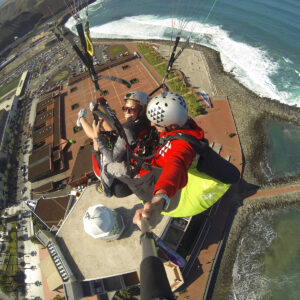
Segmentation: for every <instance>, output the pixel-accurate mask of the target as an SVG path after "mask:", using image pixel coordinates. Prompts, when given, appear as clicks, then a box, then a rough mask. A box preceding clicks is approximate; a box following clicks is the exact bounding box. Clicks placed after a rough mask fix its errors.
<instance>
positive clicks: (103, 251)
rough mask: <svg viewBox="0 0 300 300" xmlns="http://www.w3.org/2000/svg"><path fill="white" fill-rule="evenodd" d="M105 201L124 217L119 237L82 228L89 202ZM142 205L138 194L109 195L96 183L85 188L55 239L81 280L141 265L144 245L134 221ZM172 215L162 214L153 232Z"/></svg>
mask: <svg viewBox="0 0 300 300" xmlns="http://www.w3.org/2000/svg"><path fill="white" fill-rule="evenodd" d="M97 204H103V205H105V206H107V207H109V208H111V209H115V210H116V211H117V212H118V213H119V214H120V215H121V216H122V217H123V221H124V224H125V230H124V232H123V234H122V235H121V237H120V238H119V239H118V240H115V241H110V242H106V241H103V240H101V239H94V238H92V237H91V236H90V235H88V234H87V233H86V232H85V231H84V228H83V216H84V215H85V212H86V211H87V209H88V208H89V207H90V206H94V205H97ZM139 207H142V205H141V202H140V201H139V199H138V198H137V197H136V196H135V195H131V196H129V197H126V198H122V199H121V198H115V197H111V198H107V197H105V196H104V194H101V193H99V192H97V190H96V185H92V186H89V187H88V188H86V189H85V190H84V192H83V193H82V195H81V196H80V198H79V200H78V201H77V202H76V204H75V205H74V206H73V208H72V210H71V211H70V213H69V215H68V216H67V218H66V219H65V221H64V223H63V224H62V226H61V227H60V229H59V231H58V233H57V235H56V239H57V243H58V244H59V246H60V249H61V251H62V253H63V255H64V256H65V258H66V259H67V261H68V263H69V266H70V268H71V270H72V271H73V273H74V275H75V277H76V278H77V279H78V280H92V279H98V278H99V279H100V278H105V277H111V276H115V275H121V274H126V273H129V272H134V271H137V270H138V269H139V264H140V262H141V259H142V249H141V245H140V243H139V236H140V230H139V229H138V227H137V226H136V225H134V224H133V223H132V218H133V215H134V213H135V211H136V209H137V208H139ZM168 221H169V217H162V219H161V221H160V223H159V224H158V225H157V226H156V228H155V230H154V232H155V233H156V234H157V235H161V233H162V231H163V230H164V228H165V226H166V225H167V223H168Z"/></svg>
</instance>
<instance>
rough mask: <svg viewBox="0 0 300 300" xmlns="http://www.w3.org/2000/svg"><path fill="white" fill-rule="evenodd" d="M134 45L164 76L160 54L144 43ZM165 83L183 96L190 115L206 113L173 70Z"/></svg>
mask: <svg viewBox="0 0 300 300" xmlns="http://www.w3.org/2000/svg"><path fill="white" fill-rule="evenodd" d="M136 47H137V49H138V50H139V51H140V52H141V54H142V55H143V56H144V57H145V58H146V60H147V61H148V62H149V63H150V64H151V65H152V66H153V68H154V69H155V70H156V71H157V73H158V74H159V75H160V76H161V77H162V78H164V76H165V74H166V70H167V64H166V63H165V62H163V60H162V59H161V58H160V56H158V55H157V53H156V52H155V51H154V50H153V49H152V48H151V47H150V46H148V45H146V44H143V43H138V44H137V45H136ZM167 85H168V86H169V87H170V89H171V90H172V91H173V92H175V93H178V94H180V95H183V96H184V98H185V100H186V102H187V105H188V108H189V114H190V115H191V116H192V117H195V116H198V115H199V114H205V113H206V111H205V108H204V107H202V105H201V104H200V102H199V101H198V100H197V98H196V96H195V95H194V94H193V93H192V92H189V88H188V87H187V86H186V85H185V83H184V81H183V80H181V79H180V78H179V77H178V75H177V74H176V73H175V72H173V71H171V72H170V74H169V76H168V81H167Z"/></svg>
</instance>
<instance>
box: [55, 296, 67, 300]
mask: <svg viewBox="0 0 300 300" xmlns="http://www.w3.org/2000/svg"><path fill="white" fill-rule="evenodd" d="M53 300H65V297H62V296H60V295H56V296H55V297H54V298H53Z"/></svg>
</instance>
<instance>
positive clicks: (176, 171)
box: [153, 140, 195, 198]
mask: <svg viewBox="0 0 300 300" xmlns="http://www.w3.org/2000/svg"><path fill="white" fill-rule="evenodd" d="M194 157H195V151H194V149H193V148H192V147H191V146H190V145H189V144H188V143H187V142H185V141H183V140H174V141H172V142H171V149H169V151H167V152H166V153H165V157H164V160H163V162H162V164H161V165H159V167H161V168H163V170H162V173H161V175H160V177H159V179H158V180H157V182H156V184H155V187H154V192H153V194H156V193H158V191H159V190H164V191H166V194H167V195H168V196H169V197H170V198H171V197H173V196H174V195H175V194H176V192H177V191H178V190H180V189H182V188H183V187H184V186H185V185H186V184H187V179H188V174H187V173H188V168H189V167H190V165H191V163H192V161H193V159H194Z"/></svg>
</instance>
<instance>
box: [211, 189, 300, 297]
mask: <svg viewBox="0 0 300 300" xmlns="http://www.w3.org/2000/svg"><path fill="white" fill-rule="evenodd" d="M285 207H300V191H298V192H294V193H287V194H279V195H273V196H270V197H262V198H247V199H245V200H244V201H243V202H242V203H240V205H237V207H236V213H235V217H234V220H233V223H232V226H231V227H230V232H229V235H228V238H227V240H226V246H225V249H223V250H224V251H223V253H222V260H221V263H220V265H219V268H218V275H217V280H216V283H215V286H214V292H213V297H212V299H228V294H229V291H230V287H231V284H232V270H233V265H234V262H235V258H236V253H237V247H238V242H239V240H240V239H241V234H242V232H243V229H244V228H245V227H246V226H247V225H248V224H249V220H250V219H251V217H252V216H253V215H254V214H255V213H257V212H258V211H260V210H263V209H267V210H270V209H282V208H285ZM253 242H255V241H253ZM215 271H216V270H215ZM211 288H212V286H211Z"/></svg>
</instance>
